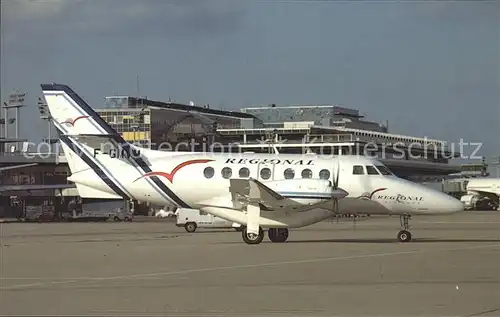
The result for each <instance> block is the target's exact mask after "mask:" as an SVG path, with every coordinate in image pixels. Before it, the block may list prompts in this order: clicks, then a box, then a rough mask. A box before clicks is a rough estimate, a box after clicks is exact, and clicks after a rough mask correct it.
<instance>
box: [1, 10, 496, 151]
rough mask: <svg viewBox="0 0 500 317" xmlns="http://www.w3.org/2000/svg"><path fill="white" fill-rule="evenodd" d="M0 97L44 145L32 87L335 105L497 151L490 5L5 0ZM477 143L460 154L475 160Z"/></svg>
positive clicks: (228, 102) (92, 96)
mask: <svg viewBox="0 0 500 317" xmlns="http://www.w3.org/2000/svg"><path fill="white" fill-rule="evenodd" d="M0 53H1V60H0V62H1V65H0V66H1V67H0V69H1V92H2V95H1V97H2V98H1V99H2V100H5V99H6V98H7V94H8V93H9V92H11V91H12V90H13V89H20V90H22V91H25V92H27V94H28V95H27V97H26V103H27V104H29V107H26V108H25V109H23V110H22V121H21V130H22V131H21V132H22V133H21V135H20V136H21V137H25V138H29V139H31V140H33V139H35V140H36V139H40V138H41V135H46V134H47V132H46V131H47V126H46V125H44V123H43V122H41V120H39V119H38V110H37V109H36V99H37V97H38V96H40V95H41V91H40V84H41V83H51V82H57V83H62V84H67V85H70V86H71V87H72V88H73V89H74V90H75V91H76V92H77V93H79V94H80V95H81V96H82V97H83V98H84V99H85V100H87V101H88V102H89V103H90V104H91V105H92V106H94V107H95V108H102V107H104V96H110V95H131V96H135V95H137V88H136V87H137V84H136V82H137V80H136V79H137V76H139V95H141V96H147V97H148V98H150V99H154V100H162V101H165V100H168V98H172V100H174V101H178V102H184V103H187V102H189V101H191V100H193V101H195V102H196V103H198V104H205V103H209V104H210V105H211V107H212V108H223V109H232V110H238V109H241V108H243V107H248V106H251V105H269V104H272V103H274V104H277V105H287V104H338V105H342V106H345V107H348V108H354V109H359V110H360V112H361V113H362V114H364V115H366V116H367V118H368V119H370V120H374V121H378V122H381V123H385V122H386V120H388V121H389V129H390V132H392V133H397V134H406V135H411V136H420V137H424V136H427V137H429V138H437V139H442V140H446V141H448V142H452V143H454V144H456V148H457V149H458V147H459V145H458V142H460V140H461V139H463V140H464V142H468V143H477V142H481V143H482V146H481V148H480V149H479V152H478V153H476V155H484V156H486V157H487V159H488V160H490V159H491V157H492V156H493V155H500V2H498V1H491V2H488V1H470V2H469V1H432V2H431V1H406V2H405V1H400V2H396V1H350V2H349V1H278V0H276V1H257V0H255V1H250V0H249V1H242V0H232V1H231V0H230V1H222V0H221V1H215V0H214V1H211V0H203V1H197V0H190V1H166V0H158V1H156V0H138V1H132V0H118V1H114V0H46V1H28V0H23V1H22V0H9V1H2V2H1V51H0ZM476 147H477V146H474V145H472V144H471V145H470V146H465V147H464V154H465V155H471V154H472V152H473V151H474V150H475V149H476Z"/></svg>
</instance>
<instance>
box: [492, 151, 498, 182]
mask: <svg viewBox="0 0 500 317" xmlns="http://www.w3.org/2000/svg"><path fill="white" fill-rule="evenodd" d="M494 158H495V159H497V161H493V162H491V165H493V166H496V167H497V177H500V155H499V156H495V157H494Z"/></svg>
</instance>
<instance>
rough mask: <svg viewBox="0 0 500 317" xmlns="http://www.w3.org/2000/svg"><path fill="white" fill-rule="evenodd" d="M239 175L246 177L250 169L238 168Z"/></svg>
mask: <svg viewBox="0 0 500 317" xmlns="http://www.w3.org/2000/svg"><path fill="white" fill-rule="evenodd" d="M239 175H240V177H241V178H246V177H249V176H250V170H249V169H248V168H246V167H242V168H240V172H239Z"/></svg>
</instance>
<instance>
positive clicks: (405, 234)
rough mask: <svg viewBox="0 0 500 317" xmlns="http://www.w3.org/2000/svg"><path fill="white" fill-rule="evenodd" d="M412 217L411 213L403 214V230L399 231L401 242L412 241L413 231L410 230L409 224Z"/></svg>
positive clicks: (401, 219)
mask: <svg viewBox="0 0 500 317" xmlns="http://www.w3.org/2000/svg"><path fill="white" fill-rule="evenodd" d="M410 218H411V216H410V215H403V216H401V218H400V221H401V227H402V228H403V230H401V231H399V232H398V241H399V242H410V241H411V232H410V231H409V229H410V226H409V225H408V220H409V219H410Z"/></svg>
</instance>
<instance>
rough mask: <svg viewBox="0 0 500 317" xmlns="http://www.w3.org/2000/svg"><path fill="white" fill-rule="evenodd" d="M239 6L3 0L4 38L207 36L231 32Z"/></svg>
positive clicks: (225, 0)
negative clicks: (30, 35)
mask: <svg viewBox="0 0 500 317" xmlns="http://www.w3.org/2000/svg"><path fill="white" fill-rule="evenodd" d="M244 17H245V6H244V4H243V3H242V2H237V1H229V0H219V1H196V0H192V1H191V0H190V1H165V0H142V1H137V0H87V1H83V0H44V1H35V0H31V1H29V0H28V1H26V0H11V1H3V2H2V18H3V20H4V21H3V24H4V25H3V26H4V27H5V30H4V31H5V32H4V33H6V35H12V34H23V33H24V34H26V33H37V34H39V33H51V34H57V33H61V32H67V31H69V32H77V33H79V34H90V35H92V34H98V35H109V36H119V35H143V36H148V35H157V34H173V35H206V34H216V33H226V32H232V31H234V30H235V29H237V28H238V27H239V26H241V23H242V22H243V21H244Z"/></svg>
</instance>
